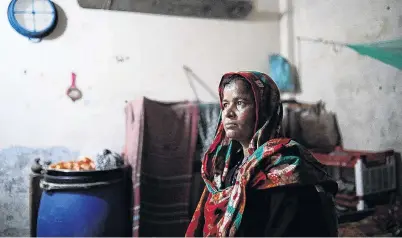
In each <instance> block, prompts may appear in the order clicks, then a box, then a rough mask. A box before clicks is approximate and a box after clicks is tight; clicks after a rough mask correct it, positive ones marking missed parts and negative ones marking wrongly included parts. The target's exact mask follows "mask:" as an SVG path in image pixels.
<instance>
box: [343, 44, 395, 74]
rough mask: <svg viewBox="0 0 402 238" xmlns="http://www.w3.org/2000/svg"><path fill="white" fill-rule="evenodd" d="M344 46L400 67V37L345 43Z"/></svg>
mask: <svg viewBox="0 0 402 238" xmlns="http://www.w3.org/2000/svg"><path fill="white" fill-rule="evenodd" d="M346 46H347V47H349V48H351V49H353V50H355V51H356V52H358V53H359V54H361V55H367V56H369V57H371V58H374V59H377V60H379V61H382V62H383V63H385V64H388V65H391V66H394V67H396V68H398V69H402V39H397V40H392V41H382V42H377V43H370V44H347V45H346Z"/></svg>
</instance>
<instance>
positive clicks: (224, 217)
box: [186, 72, 328, 237]
mask: <svg viewBox="0 0 402 238" xmlns="http://www.w3.org/2000/svg"><path fill="white" fill-rule="evenodd" d="M234 75H240V76H242V77H243V78H245V79H246V80H247V81H248V82H249V83H250V84H251V89H252V91H253V93H254V99H255V110H256V112H255V113H256V118H257V119H256V122H255V129H254V132H255V133H254V136H253V137H252V140H251V143H250V146H249V148H248V150H249V154H250V156H249V157H248V158H247V160H246V162H244V163H243V164H242V165H241V166H240V167H239V172H238V174H237V177H236V181H235V183H234V185H232V186H230V187H227V188H223V189H221V188H219V187H217V186H216V182H215V181H216V180H215V181H214V171H215V169H216V168H217V167H223V168H220V169H219V170H220V171H222V172H221V174H220V178H219V179H220V180H221V181H222V182H223V181H225V178H226V176H227V173H228V169H229V164H230V160H231V158H232V157H234V152H235V151H234V150H235V149H234V145H233V143H232V141H231V140H230V139H229V138H227V137H226V136H225V130H224V127H223V123H222V119H221V118H220V119H219V121H218V127H217V130H216V135H215V138H214V141H213V143H212V144H211V146H210V148H209V149H208V151H207V152H206V153H205V156H204V159H203V164H202V178H203V179H204V182H205V184H206V188H205V189H204V192H203V194H202V195H201V198H200V201H199V203H198V206H197V208H196V210H195V212H194V215H193V218H192V220H191V222H190V224H189V227H188V229H187V232H186V236H187V237H194V236H204V237H207V236H215V237H226V236H235V235H236V231H237V230H238V228H239V226H240V223H241V220H242V215H243V212H244V209H245V205H246V188H250V187H251V188H253V189H269V188H272V187H277V186H285V185H291V184H317V183H319V182H320V181H325V180H328V177H327V175H326V173H325V170H324V169H323V165H321V164H320V163H319V162H318V161H317V160H316V159H315V158H314V157H313V156H312V155H311V154H310V153H309V152H308V151H306V150H304V149H303V147H302V146H300V145H299V144H298V143H296V142H295V141H292V140H290V139H285V138H281V139H280V138H278V137H279V131H280V124H281V120H282V113H283V112H282V110H283V109H282V104H281V102H280V94H279V90H278V88H277V86H276V84H275V83H274V81H273V80H272V79H271V78H270V77H269V76H267V75H265V74H263V73H259V72H238V73H227V74H225V75H224V76H223V77H222V80H221V83H220V85H219V94H220V99H221V101H222V97H223V95H222V94H223V80H224V79H226V78H227V77H231V76H234ZM221 108H222V104H221ZM294 151H296V152H294Z"/></svg>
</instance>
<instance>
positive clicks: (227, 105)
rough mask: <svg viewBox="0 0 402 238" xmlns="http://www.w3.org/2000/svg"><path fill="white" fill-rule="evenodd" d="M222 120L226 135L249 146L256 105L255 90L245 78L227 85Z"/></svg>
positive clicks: (224, 90)
mask: <svg viewBox="0 0 402 238" xmlns="http://www.w3.org/2000/svg"><path fill="white" fill-rule="evenodd" d="M222 106H223V110H222V122H223V125H224V129H225V132H226V136H227V137H229V138H231V139H233V140H236V141H238V142H239V143H241V144H242V145H243V146H247V147H248V145H249V143H250V140H251V138H252V136H253V134H254V126H255V105H254V96H253V92H252V91H251V90H250V89H249V87H247V83H246V82H244V81H243V80H234V81H232V82H230V83H229V84H227V85H225V87H224V89H223V95H222Z"/></svg>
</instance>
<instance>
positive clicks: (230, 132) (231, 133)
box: [226, 130, 238, 140]
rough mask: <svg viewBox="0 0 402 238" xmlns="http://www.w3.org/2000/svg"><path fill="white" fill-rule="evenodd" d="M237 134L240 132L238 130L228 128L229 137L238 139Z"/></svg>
mask: <svg viewBox="0 0 402 238" xmlns="http://www.w3.org/2000/svg"><path fill="white" fill-rule="evenodd" d="M237 134H238V133H236V131H233V130H227V131H226V137H227V138H230V139H232V140H236V138H237Z"/></svg>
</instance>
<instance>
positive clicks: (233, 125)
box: [225, 123, 237, 129]
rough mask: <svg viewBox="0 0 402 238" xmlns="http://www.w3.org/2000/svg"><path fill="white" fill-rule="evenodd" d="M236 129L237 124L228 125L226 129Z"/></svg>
mask: <svg viewBox="0 0 402 238" xmlns="http://www.w3.org/2000/svg"><path fill="white" fill-rule="evenodd" d="M235 127H237V124H236V123H226V124H225V128H226V129H232V128H235Z"/></svg>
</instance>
